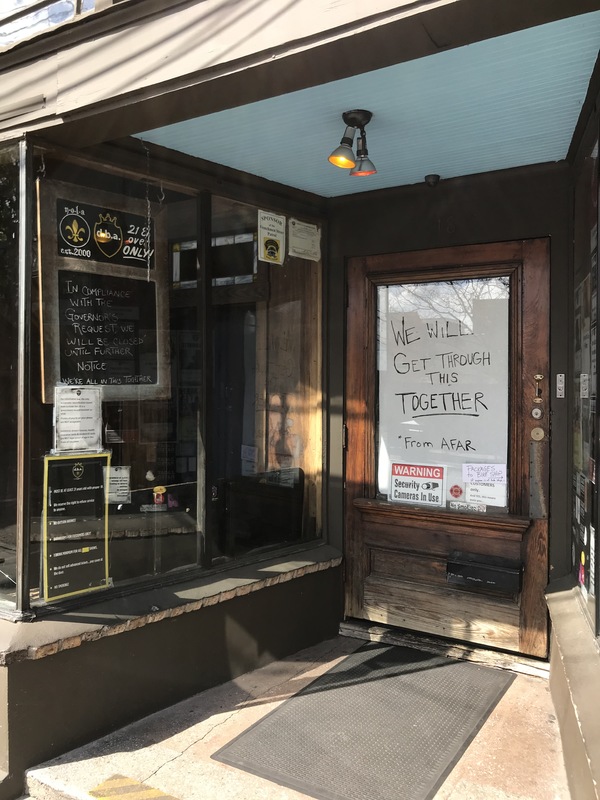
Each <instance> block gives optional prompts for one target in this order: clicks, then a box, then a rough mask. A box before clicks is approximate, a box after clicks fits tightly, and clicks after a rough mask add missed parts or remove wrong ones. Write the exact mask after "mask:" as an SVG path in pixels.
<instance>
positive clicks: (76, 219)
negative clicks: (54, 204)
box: [59, 201, 90, 247]
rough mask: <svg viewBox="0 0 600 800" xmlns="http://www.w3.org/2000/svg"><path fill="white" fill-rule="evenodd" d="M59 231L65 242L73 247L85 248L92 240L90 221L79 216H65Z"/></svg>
mask: <svg viewBox="0 0 600 800" xmlns="http://www.w3.org/2000/svg"><path fill="white" fill-rule="evenodd" d="M59 202H60V201H59ZM59 231H60V236H61V239H62V240H63V242H66V243H67V244H68V245H70V246H71V247H85V246H86V244H87V243H88V242H89V240H90V226H89V225H88V221H87V220H86V219H85V217H82V216H80V215H79V214H72V213H71V214H65V216H64V217H63V218H62V219H61V221H60V223H59Z"/></svg>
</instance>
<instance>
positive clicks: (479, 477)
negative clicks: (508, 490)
mask: <svg viewBox="0 0 600 800" xmlns="http://www.w3.org/2000/svg"><path fill="white" fill-rule="evenodd" d="M462 474H463V481H464V482H465V483H506V464H463V465H462Z"/></svg>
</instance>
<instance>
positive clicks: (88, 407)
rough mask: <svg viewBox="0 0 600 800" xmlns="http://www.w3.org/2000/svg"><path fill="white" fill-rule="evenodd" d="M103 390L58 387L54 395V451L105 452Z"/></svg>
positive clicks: (89, 387) (90, 387)
mask: <svg viewBox="0 0 600 800" xmlns="http://www.w3.org/2000/svg"><path fill="white" fill-rule="evenodd" d="M100 392H101V390H100V389H99V388H96V387H92V386H57V387H56V389H55V393H54V404H55V405H54V415H55V425H54V450H55V451H56V452H63V451H65V450H79V451H86V450H94V451H98V450H102V404H101V397H100Z"/></svg>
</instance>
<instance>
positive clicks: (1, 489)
mask: <svg viewBox="0 0 600 800" xmlns="http://www.w3.org/2000/svg"><path fill="white" fill-rule="evenodd" d="M19 175H20V157H19V149H18V146H14V147H5V148H3V149H1V150H0V303H1V304H2V314H0V331H1V332H0V338H1V340H2V359H1V360H0V375H1V384H2V392H1V393H0V404H1V412H0V419H2V426H1V427H0V459H1V462H0V463H1V467H0V604H2V605H4V604H6V605H9V606H12V605H13V604H14V603H15V599H16V595H15V589H16V561H17V559H16V498H17V437H16V431H17V361H18V333H19V332H18V323H17V320H18V299H19V288H18V286H19V283H18V274H19V236H18V223H19V200H20V196H21V190H20V181H19Z"/></svg>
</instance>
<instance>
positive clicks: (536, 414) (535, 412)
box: [531, 407, 544, 419]
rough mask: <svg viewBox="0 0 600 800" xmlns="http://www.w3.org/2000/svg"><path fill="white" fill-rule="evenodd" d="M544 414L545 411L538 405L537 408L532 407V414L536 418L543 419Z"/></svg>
mask: <svg viewBox="0 0 600 800" xmlns="http://www.w3.org/2000/svg"><path fill="white" fill-rule="evenodd" d="M543 415H544V412H543V411H542V409H541V408H538V407H536V408H532V409H531V416H532V417H533V418H534V419H541V418H542V417H543Z"/></svg>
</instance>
